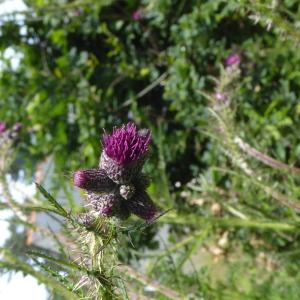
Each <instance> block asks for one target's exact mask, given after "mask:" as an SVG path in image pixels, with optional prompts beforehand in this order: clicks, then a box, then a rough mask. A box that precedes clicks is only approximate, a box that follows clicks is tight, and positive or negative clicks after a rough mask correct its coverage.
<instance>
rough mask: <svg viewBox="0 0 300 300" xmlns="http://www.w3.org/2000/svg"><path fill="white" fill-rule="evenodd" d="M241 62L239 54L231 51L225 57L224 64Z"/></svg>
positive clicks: (231, 64)
mask: <svg viewBox="0 0 300 300" xmlns="http://www.w3.org/2000/svg"><path fill="white" fill-rule="evenodd" d="M240 62H241V56H240V55H239V54H238V53H232V54H230V55H229V56H228V57H227V58H226V59H225V65H226V66H233V65H236V64H239V63H240Z"/></svg>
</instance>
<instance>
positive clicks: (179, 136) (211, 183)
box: [0, 0, 300, 299]
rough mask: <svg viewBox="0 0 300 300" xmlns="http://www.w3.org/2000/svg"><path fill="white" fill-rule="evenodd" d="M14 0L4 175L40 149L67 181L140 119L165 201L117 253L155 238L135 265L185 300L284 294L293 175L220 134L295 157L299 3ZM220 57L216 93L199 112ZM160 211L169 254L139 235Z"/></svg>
mask: <svg viewBox="0 0 300 300" xmlns="http://www.w3.org/2000/svg"><path fill="white" fill-rule="evenodd" d="M24 2H25V4H26V5H27V10H26V11H24V12H23V13H18V14H8V15H2V16H1V19H0V53H1V58H0V62H1V79H0V80H1V88H0V107H1V110H0V120H1V121H4V122H6V123H7V124H14V123H16V122H21V123H22V124H23V130H22V134H21V136H20V143H19V146H18V154H17V160H16V162H15V164H14V165H13V166H12V168H11V172H12V173H14V172H15V173H16V172H17V171H18V170H19V169H23V170H24V171H25V174H26V180H27V181H28V182H31V181H32V180H33V179H32V178H33V176H34V174H35V172H36V168H37V166H38V163H40V162H42V161H44V160H45V159H47V157H49V156H51V157H52V158H53V160H54V162H55V163H54V166H55V169H54V170H55V171H54V175H53V179H52V178H51V180H52V183H53V184H54V185H56V186H59V187H60V186H62V185H65V184H66V185H68V184H69V183H70V181H71V180H70V177H71V175H70V174H71V173H72V172H73V171H74V170H76V169H78V168H89V167H94V166H97V164H98V157H99V154H100V150H101V142H100V136H101V134H102V132H103V128H105V129H106V130H111V128H112V127H113V126H117V125H120V124H123V123H127V122H128V121H134V122H135V123H137V124H138V126H139V127H148V128H150V129H151V130H152V135H153V146H152V151H151V157H150V159H149V162H148V164H147V167H146V171H147V173H148V174H150V175H151V176H152V178H153V183H152V185H151V186H150V193H151V195H152V196H153V198H154V200H155V202H157V203H158V204H159V205H160V206H161V207H163V208H165V209H168V208H172V207H173V208H175V209H174V210H172V211H171V212H170V213H167V214H166V215H165V216H163V217H161V219H160V220H158V222H157V224H155V225H154V226H153V227H152V228H150V229H147V231H146V232H143V233H141V234H140V235H138V234H137V235H136V236H135V240H134V241H133V243H134V244H135V245H136V247H137V249H135V250H134V249H133V247H132V246H131V242H132V241H127V248H126V249H124V253H121V254H120V257H121V259H122V261H126V262H128V263H130V261H132V260H139V259H140V258H139V253H136V252H139V251H144V250H143V249H144V248H145V247H146V248H148V249H155V248H157V247H158V245H160V249H164V248H166V249H165V250H161V251H162V252H161V253H160V254H159V255H158V256H156V258H155V259H153V260H154V262H153V263H152V265H151V267H149V269H147V272H148V274H149V276H151V277H153V278H156V279H158V280H159V281H160V282H161V283H163V284H165V285H167V286H170V287H173V288H174V289H176V290H177V291H178V292H179V293H181V295H190V296H187V297H190V298H188V299H248V298H249V299H299V294H300V289H299V286H300V285H299V280H300V272H299V258H300V252H299V245H300V236H299V225H300V223H299V221H300V219H299V215H298V213H299V210H297V209H295V205H296V206H297V205H299V206H300V203H299V201H298V203H299V204H297V200H293V199H297V198H299V193H300V190H299V187H298V183H299V179H297V176H293V172H291V171H290V170H289V168H288V167H286V168H279V169H281V170H279V171H278V170H276V169H274V168H272V167H274V166H271V168H270V165H269V166H266V164H261V163H260V162H259V159H258V160H256V159H255V157H254V158H253V155H252V157H251V158H250V159H249V157H248V156H247V154H246V153H245V151H241V149H237V145H236V144H237V143H236V140H235V138H236V137H237V136H238V137H240V138H241V139H242V140H243V141H246V143H248V144H249V145H251V146H252V147H254V148H255V149H257V150H258V151H260V152H261V153H267V154H268V155H269V156H271V157H273V158H274V159H276V160H277V161H280V162H282V163H284V164H286V165H287V166H292V165H293V166H297V165H298V166H299V165H300V161H299V155H300V139H299V128H300V103H299V96H300V95H299V94H300V80H299V79H300V70H299V63H300V51H299V43H300V34H299V22H300V4H299V1H296V0H294V1H293V0H282V1H251V0H248V1H246V0H242V1H234V0H230V1H222V0H210V1H201V0H189V1H186V0H177V1H176V0H152V1H151V0H144V1H133V0H128V1H113V0H103V1H90V0H83V1H64V0H61V1H57V0H55V1H53V0H27V1H24ZM9 53H12V54H9ZM232 53H236V54H238V55H239V56H240V58H241V62H240V64H239V65H238V69H239V70H238V74H237V75H236V76H235V75H234V76H233V77H234V78H233V79H232V81H231V82H230V84H229V85H228V86H227V85H226V84H225V91H224V90H222V92H223V93H225V95H226V97H228V98H230V99H229V102H230V103H229V106H228V107H226V108H221V110H218V109H214V107H212V102H213V101H215V98H214V93H215V92H216V89H217V88H218V86H219V81H216V78H218V80H220V81H222V80H226V78H230V76H231V75H232V74H234V72H235V71H236V69H234V68H233V69H231V68H227V69H226V70H225V69H224V62H225V59H226V58H227V57H228V56H229V55H230V54H232ZM11 57H14V58H15V59H16V58H17V61H18V62H17V65H14V64H13V63H12V59H11ZM222 78H223V79H222ZM224 78H225V79H224ZM212 108H213V110H214V111H215V113H216V114H217V117H215V116H214V114H212V113H211V111H210V109H212ZM220 120H221V121H220ZM222 122H223V123H222ZM218 124H223V125H224V124H225V125H224V126H225V127H222V126H221V128H220V127H218V126H219V125H218ZM222 128H223V129H222ZM224 128H225V129H224ZM222 130H223V131H222ZM250 156H251V155H250ZM256 158H257V157H256ZM243 163H244V164H243ZM245 163H247V164H248V165H246V166H249V165H250V169H251V170H252V171H250V172H248V173H247V168H245ZM267 165H268V164H267ZM245 170H246V172H245ZM253 170H254V171H253ZM251 172H252V173H251ZM294 173H295V174H298V173H297V171H296V172H294ZM249 175H250V176H249ZM275 190H276V191H275ZM65 191H66V189H65ZM274 191H275V192H274ZM280 193H282V194H280ZM278 195H279V196H278ZM291 199H292V200H291ZM291 203H292V204H291ZM73 205H75V204H74V203H73ZM165 223H167V224H169V225H167V232H168V234H167V236H168V247H170V249H171V250H168V249H169V248H168V247H167V246H166V245H164V242H162V241H160V240H159V242H157V241H156V242H154V241H153V239H154V238H155V236H156V233H157V231H158V232H159V228H161V225H164V224H165ZM164 226H165V225H164ZM164 228H165V227H164ZM145 233H147V234H145ZM145 236H146V238H145ZM184 238H185V239H187V240H185V239H184ZM222 243H223V244H222ZM172 249H173V250H172ZM177 250H179V253H178V252H177ZM164 251H165V252H164ZM169 251H170V252H169ZM173 251H174V252H175V253H176V255H175V256H173V254H172V252H173ZM201 251H202V252H203V253H202V252H201ZM201 253H202V254H201ZM171 254H172V255H171ZM199 257H200V258H199ZM203 260H204V261H205V263H203ZM188 262H190V264H189V263H188ZM187 265H188V266H187ZM191 266H192V267H191ZM266 270H267V271H266ZM157 297H158V296H157ZM157 299H160V298H157ZM161 299H165V298H161ZM166 299H167V298H166Z"/></svg>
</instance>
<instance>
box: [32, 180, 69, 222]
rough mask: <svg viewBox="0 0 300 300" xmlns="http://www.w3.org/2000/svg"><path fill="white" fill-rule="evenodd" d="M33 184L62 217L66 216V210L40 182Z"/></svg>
mask: <svg viewBox="0 0 300 300" xmlns="http://www.w3.org/2000/svg"><path fill="white" fill-rule="evenodd" d="M35 184H36V187H37V188H38V190H39V191H40V192H41V193H42V194H43V196H44V197H45V198H46V199H47V200H48V201H49V202H50V204H51V205H52V206H54V207H55V208H56V209H57V213H59V214H60V215H62V216H64V217H67V216H68V212H67V211H66V210H65V209H64V208H63V207H62V206H61V205H60V204H59V203H58V202H57V201H56V200H55V199H54V198H53V197H52V196H51V195H50V194H49V193H48V192H47V191H46V190H45V189H44V188H43V187H42V186H41V185H40V184H38V183H37V182H36V183H35Z"/></svg>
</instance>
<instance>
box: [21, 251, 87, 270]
mask: <svg viewBox="0 0 300 300" xmlns="http://www.w3.org/2000/svg"><path fill="white" fill-rule="evenodd" d="M27 254H28V255H30V256H35V257H40V258H45V259H47V260H49V261H51V262H54V263H55V264H57V265H60V266H65V267H68V268H70V269H73V270H77V271H84V270H82V268H81V267H80V266H78V265H77V264H75V263H72V262H68V261H65V260H63V259H59V258H55V257H52V256H49V255H47V254H45V253H41V252H36V251H28V252H27Z"/></svg>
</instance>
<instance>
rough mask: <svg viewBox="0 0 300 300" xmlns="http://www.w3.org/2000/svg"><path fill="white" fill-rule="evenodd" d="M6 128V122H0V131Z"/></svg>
mask: <svg viewBox="0 0 300 300" xmlns="http://www.w3.org/2000/svg"><path fill="white" fill-rule="evenodd" d="M5 130H6V124H5V123H4V122H0V133H2V132H4V131H5Z"/></svg>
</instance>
